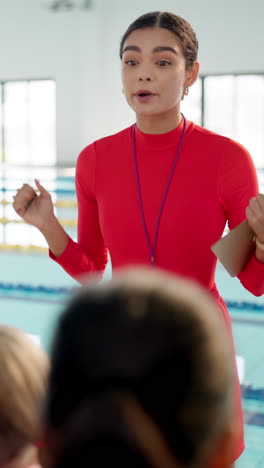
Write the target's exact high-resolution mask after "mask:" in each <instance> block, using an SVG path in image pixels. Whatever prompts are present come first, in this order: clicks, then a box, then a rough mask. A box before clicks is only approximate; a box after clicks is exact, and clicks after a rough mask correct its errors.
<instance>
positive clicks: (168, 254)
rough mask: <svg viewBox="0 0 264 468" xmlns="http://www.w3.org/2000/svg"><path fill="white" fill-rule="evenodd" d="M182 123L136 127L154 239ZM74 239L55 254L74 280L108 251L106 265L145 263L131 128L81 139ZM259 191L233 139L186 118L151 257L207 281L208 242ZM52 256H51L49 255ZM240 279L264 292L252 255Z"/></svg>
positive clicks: (263, 270)
mask: <svg viewBox="0 0 264 468" xmlns="http://www.w3.org/2000/svg"><path fill="white" fill-rule="evenodd" d="M182 125H183V123H181V125H180V126H179V127H178V128H176V129H175V130H173V131H171V132H169V133H165V134H161V135H150V134H144V133H142V132H141V131H140V130H138V129H136V148H137V162H138V172H139V179H140V187H141V194H142V204H143V209H144V215H145V219H146V226H147V230H148V233H149V237H150V240H151V242H153V239H154V232H155V227H156V221H157V215H158V211H159V208H160V203H161V200H162V196H163V193H164V189H165V186H166V183H167V179H168V176H169V173H170V170H171V166H172V162H173V159H174V156H175V153H176V150H177V146H178V144H179V140H180V137H181V133H182ZM76 192H77V199H78V243H76V242H73V240H71V239H69V242H68V245H67V247H66V250H65V251H64V252H63V254H62V255H61V256H59V257H58V258H56V261H57V262H58V263H59V264H60V265H61V266H62V267H63V268H64V269H65V270H66V272H67V273H69V274H70V275H71V276H73V277H74V278H76V279H77V280H78V279H79V278H80V277H81V276H82V275H85V274H87V273H89V272H95V271H96V272H99V273H103V271H104V269H105V266H106V263H107V251H109V253H110V256H111V261H112V267H113V269H115V268H117V267H120V266H124V265H128V264H129V265H131V264H136V265H140V264H145V265H150V251H149V247H148V244H147V240H146V237H145V234H144V229H143V225H142V221H141V216H140V209H139V203H138V195H137V188H136V178H135V168H134V162H133V151H132V127H129V128H127V129H125V130H123V131H121V132H119V133H117V134H115V135H111V136H109V137H106V138H102V139H100V140H98V141H95V142H94V143H92V144H90V145H89V146H87V147H86V148H85V149H84V150H83V151H82V152H81V153H80V155H79V157H78V161H77V167H76ZM257 193H258V182H257V176H256V171H255V168H254V165H253V162H252V159H251V157H250V155H249V153H248V152H247V151H246V149H245V148H244V147H243V146H241V145H240V144H239V143H237V142H235V141H233V140H231V139H229V138H225V137H223V136H220V135H217V134H215V133H213V132H210V131H208V130H206V129H204V128H202V127H199V126H198V125H195V124H194V123H192V122H189V121H187V129H186V134H185V138H184V142H183V146H182V149H181V152H180V156H179V159H178V162H177V164H176V168H175V171H174V174H173V177H172V181H171V184H170V187H169V191H168V194H167V198H166V201H165V205H164V209H163V211H162V216H161V220H160V227H159V232H158V238H157V246H156V252H155V264H156V265H157V266H158V267H160V268H164V269H165V270H169V271H171V272H174V273H177V274H180V275H183V276H186V277H189V278H192V279H195V280H197V281H198V282H199V283H201V284H202V285H203V286H205V287H206V288H207V289H212V288H214V276H215V267H216V257H215V255H214V254H213V253H212V251H211V250H210V246H211V245H212V244H213V243H214V242H216V241H217V240H218V239H219V238H220V237H221V235H222V233H223V229H224V227H225V224H226V221H228V225H229V227H230V228H231V229H232V228H233V227H235V226H236V225H237V224H239V223H240V222H242V221H243V220H244V219H245V209H246V206H247V205H248V202H249V199H250V198H251V197H253V196H255V195H256V194H257ZM51 257H52V258H54V257H53V256H52V254H51ZM238 277H239V279H240V281H241V282H242V284H243V285H244V286H245V288H246V289H248V290H249V291H250V292H252V293H253V294H255V295H261V294H263V293H264V264H263V263H261V262H259V261H258V260H257V259H256V257H255V254H253V255H252V257H251V258H250V260H249V261H248V263H247V264H246V266H245V268H244V269H243V271H242V272H241V273H240V274H239V275H238Z"/></svg>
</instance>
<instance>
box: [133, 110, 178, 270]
mask: <svg viewBox="0 0 264 468" xmlns="http://www.w3.org/2000/svg"><path fill="white" fill-rule="evenodd" d="M182 117H183V130H182V134H181V139H180V142H179V145H178V148H177V151H176V154H175V157H174V160H173V163H172V167H171V170H170V174H169V177H168V180H167V184H166V187H165V190H164V194H163V197H162V200H161V204H160V208H159V212H158V217H157V221H156V227H155V234H154V241H153V244H151V242H150V238H149V235H148V230H147V225H146V220H145V215H144V209H143V203H142V196H141V189H140V181H139V173H138V164H137V152H136V134H135V131H136V124H134V125H133V129H132V147H133V157H134V168H135V175H136V184H137V195H138V204H139V209H140V215H141V221H142V225H143V229H144V233H145V237H146V240H147V243H148V247H149V252H150V263H151V266H152V267H154V266H155V252H156V245H157V239H158V233H159V225H160V218H161V215H162V211H163V207H164V203H165V201H166V197H167V193H168V190H169V187H170V183H171V179H172V176H173V173H174V169H175V166H176V163H177V161H178V158H179V155H180V152H181V147H182V144H183V140H184V136H185V131H186V119H185V117H184V115H183V116H182Z"/></svg>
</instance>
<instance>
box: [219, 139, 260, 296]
mask: <svg viewBox="0 0 264 468" xmlns="http://www.w3.org/2000/svg"><path fill="white" fill-rule="evenodd" d="M258 191H259V188H258V180H257V174H256V169H255V167H254V164H253V161H252V158H251V156H250V154H249V153H248V151H247V150H246V149H245V148H244V147H243V146H242V145H240V144H239V143H237V142H234V141H233V140H226V144H225V148H224V151H223V155H222V159H221V163H220V167H219V171H218V193H219V198H220V201H221V203H222V206H223V207H224V210H225V213H226V217H227V220H228V226H229V228H230V229H233V228H234V227H235V226H237V225H238V224H239V223H241V222H242V221H244V220H245V218H246V213H245V211H246V207H247V206H248V203H249V200H250V198H252V197H254V196H256V194H257V193H258ZM238 278H239V280H240V281H241V283H242V284H243V286H244V287H245V288H246V289H247V290H248V291H250V292H251V293H252V294H254V295H255V296H261V295H262V294H263V293H264V263H262V262H259V261H258V259H257V258H256V255H255V253H254V254H253V255H252V256H251V258H250V259H249V261H248V262H247V264H246V265H245V267H244V269H243V270H242V271H241V272H240V273H239V275H238Z"/></svg>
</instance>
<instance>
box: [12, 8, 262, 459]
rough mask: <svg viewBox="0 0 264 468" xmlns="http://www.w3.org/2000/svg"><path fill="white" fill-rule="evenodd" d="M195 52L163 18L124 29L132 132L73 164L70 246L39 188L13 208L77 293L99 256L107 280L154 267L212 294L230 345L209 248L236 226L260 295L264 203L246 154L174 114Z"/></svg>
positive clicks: (190, 34) (171, 18)
mask: <svg viewBox="0 0 264 468" xmlns="http://www.w3.org/2000/svg"><path fill="white" fill-rule="evenodd" d="M197 53H198V42H197V39H196V35H195V33H194V31H193V29H192V28H191V26H190V25H189V23H187V22H186V21H185V20H184V19H182V18H180V17H178V16H175V15H173V14H172V13H166V12H154V13H148V14H146V15H143V16H142V17H140V18H138V19H137V20H135V21H134V22H133V23H132V24H131V25H130V26H129V27H128V29H127V31H126V32H125V34H124V36H123V38H122V41H121V45H120V58H121V64H122V81H123V91H124V94H125V97H126V100H127V102H128V104H129V105H130V106H131V107H132V109H133V110H134V111H135V115H136V124H135V125H133V126H132V127H129V128H127V129H125V130H123V131H121V132H119V133H117V134H115V135H112V136H109V137H106V138H103V139H101V140H98V141H96V142H94V143H93V144H91V145H89V146H87V147H86V148H85V149H84V150H83V151H82V152H81V154H80V155H79V158H78V162H77V167H76V191H77V198H78V242H77V243H75V242H73V241H72V240H71V239H70V238H69V237H68V235H67V234H66V233H65V231H64V230H63V228H62V227H61V225H60V224H59V222H58V220H57V219H56V217H55V215H54V212H53V207H52V203H51V198H50V195H49V193H48V192H47V191H46V190H45V189H44V187H42V186H41V185H40V183H39V182H38V181H36V185H37V188H38V190H39V194H38V195H37V194H36V192H35V190H34V189H33V188H32V187H30V186H29V185H24V186H23V187H22V189H20V190H18V192H17V194H16V196H15V199H14V208H15V210H16V212H17V213H18V214H20V215H21V216H22V217H23V218H24V220H25V221H27V222H29V223H31V224H33V225H35V226H36V227H38V228H39V229H40V231H41V232H42V233H43V235H44V236H45V238H46V240H47V243H48V245H49V248H50V256H51V258H53V259H54V260H56V261H57V262H58V263H59V264H60V265H61V266H62V267H63V268H64V269H65V270H66V271H67V272H68V273H69V274H70V275H72V276H73V277H75V278H76V279H77V280H79V281H80V282H81V281H82V276H85V275H86V274H87V273H89V272H97V273H98V274H99V275H101V274H102V273H103V271H104V269H105V266H106V263H107V252H108V251H109V252H110V255H111V260H112V266H113V269H114V270H115V268H117V267H120V266H124V265H127V264H145V265H152V266H158V267H160V268H163V269H165V270H167V271H170V272H173V273H176V274H180V275H182V276H184V277H186V278H192V279H195V280H197V281H198V282H199V283H200V284H202V285H203V286H204V287H205V288H206V289H208V290H209V291H211V293H212V295H213V296H214V297H215V300H216V301H217V303H218V304H219V307H220V309H221V311H222V313H223V315H224V317H225V320H226V324H227V327H228V330H229V332H230V335H232V333H231V324H230V318H229V315H228V311H227V308H226V306H225V304H224V302H223V300H222V298H221V297H220V296H219V293H218V291H217V288H216V286H215V282H214V276H215V267H216V257H215V256H214V254H213V253H212V251H211V249H210V247H211V245H212V244H213V243H214V242H215V241H216V240H218V239H219V238H220V237H221V235H222V232H223V230H224V227H225V224H226V221H228V224H229V227H230V228H233V227H235V226H236V225H237V224H239V223H240V222H242V221H243V220H244V219H245V216H246V217H247V219H248V222H249V224H250V226H251V227H252V229H253V231H254V232H255V236H256V249H255V252H254V253H253V254H252V256H251V258H250V259H249V261H248V262H247V264H246V265H245V267H244V269H243V271H241V272H240V274H239V275H238V277H239V279H240V281H241V282H242V284H243V285H244V286H245V288H247V289H248V290H249V291H251V292H252V293H253V294H255V295H261V294H263V293H264V196H263V195H261V194H258V183H257V176H256V171H255V168H254V165H253V163H252V160H251V157H250V155H249V154H248V152H247V151H246V149H245V148H243V147H242V146H241V145H240V144H239V143H237V142H235V141H233V140H231V139H229V138H225V137H223V136H220V135H217V134H215V133H212V132H210V131H208V130H206V129H204V128H201V127H199V126H197V125H195V124H194V123H192V122H190V121H188V120H187V119H186V118H185V117H184V116H183V115H182V114H181V112H180V104H181V100H182V99H183V97H184V96H185V95H187V94H188V89H189V87H190V86H191V85H192V84H193V83H194V82H195V80H196V78H197V75H198V70H199V64H198V62H197ZM231 339H232V338H231ZM234 362H235V360H234ZM237 395H238V396H237V401H238V409H237V416H236V417H237V418H238V419H239V420H240V422H241V433H240V436H239V438H238V439H239V440H238V444H237V448H236V451H235V453H234V459H236V458H237V457H238V456H239V455H240V454H241V452H242V451H243V448H244V444H243V418H242V409H241V397H240V388H239V383H238V380H237Z"/></svg>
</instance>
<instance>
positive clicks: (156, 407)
mask: <svg viewBox="0 0 264 468" xmlns="http://www.w3.org/2000/svg"><path fill="white" fill-rule="evenodd" d="M230 356H231V351H230V345H229V341H228V338H227V335H226V330H225V325H224V324H223V323H222V319H221V318H220V313H219V311H218V309H217V306H216V305H215V304H214V303H213V300H211V298H210V297H209V296H208V295H207V293H205V292H204V291H203V290H201V289H200V287H198V286H197V285H196V284H194V283H192V282H188V281H186V280H181V279H177V278H175V276H171V275H170V274H168V273H164V272H161V271H159V270H157V269H156V270H148V269H142V268H134V269H129V270H121V271H120V272H119V273H118V274H116V276H115V278H114V279H113V280H112V281H111V282H109V283H104V284H99V285H94V284H89V285H86V286H84V287H83V288H82V289H81V290H80V291H79V293H78V294H77V296H75V297H74V298H73V299H72V301H71V302H70V303H69V304H68V306H67V308H66V311H65V312H64V313H63V315H62V316H61V318H60V320H59V323H58V327H57V330H56V334H55V340H54V345H53V351H52V357H51V359H52V363H51V366H52V368H51V377H50V386H49V392H48V402H47V414H46V418H47V420H46V424H47V450H48V451H50V461H49V463H50V465H49V466H53V467H56V468H68V467H71V468H72V467H73V466H74V467H75V468H87V466H89V467H91V468H110V467H115V468H121V467H122V468H124V467H125V468H130V467H131V468H132V467H133V468H135V467H137V468H147V467H153V468H154V467H155V468H176V467H202V468H206V467H209V466H210V468H211V467H222V468H223V467H225V466H228V463H227V464H225V463H226V460H228V459H229V451H230V450H231V446H232V437H231V434H232V431H233V427H231V424H230V420H231V414H232V410H233V401H232V395H233V373H232V364H231V362H232V359H231V357H230ZM219 456H220V458H221V460H220V459H219ZM47 466H48V462H47Z"/></svg>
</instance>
